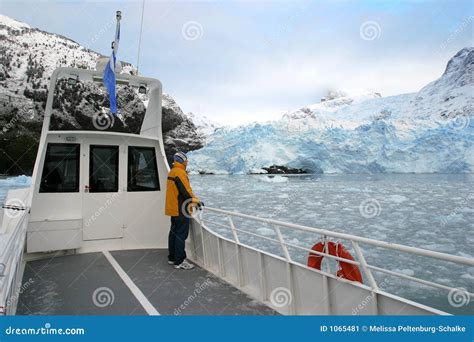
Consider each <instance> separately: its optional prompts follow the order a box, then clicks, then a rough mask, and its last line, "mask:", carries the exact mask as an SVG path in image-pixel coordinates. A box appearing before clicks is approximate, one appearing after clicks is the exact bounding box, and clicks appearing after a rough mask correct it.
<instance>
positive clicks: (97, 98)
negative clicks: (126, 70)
mask: <svg viewBox="0 0 474 342" xmlns="http://www.w3.org/2000/svg"><path fill="white" fill-rule="evenodd" d="M116 94H117V113H116V115H113V114H112V113H111V111H110V102H109V94H108V92H107V89H106V88H105V86H104V85H103V83H102V82H101V81H82V80H78V79H72V78H70V77H69V78H66V77H65V78H59V79H58V81H57V82H56V86H55V88H54V101H53V110H52V113H51V123H50V130H86V131H89V130H91V131H96V130H101V131H113V132H123V133H133V134H140V129H141V125H142V123H143V118H144V116H145V111H146V106H147V104H148V100H149V97H148V95H147V94H146V93H145V94H144V93H142V92H140V91H139V89H138V88H137V87H132V86H130V85H126V84H117V86H116Z"/></svg>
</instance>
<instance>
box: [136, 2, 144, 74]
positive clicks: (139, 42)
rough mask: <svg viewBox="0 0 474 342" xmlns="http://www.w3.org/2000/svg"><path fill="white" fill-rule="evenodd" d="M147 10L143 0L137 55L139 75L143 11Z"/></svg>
mask: <svg viewBox="0 0 474 342" xmlns="http://www.w3.org/2000/svg"><path fill="white" fill-rule="evenodd" d="M144 12H145V0H143V2H142V19H141V23H140V36H139V37H138V56H137V75H138V67H139V65H140V49H141V46H142V32H143V13H144Z"/></svg>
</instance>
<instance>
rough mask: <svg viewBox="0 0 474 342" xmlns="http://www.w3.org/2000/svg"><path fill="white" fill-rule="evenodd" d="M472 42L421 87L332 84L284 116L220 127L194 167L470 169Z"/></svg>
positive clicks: (195, 155) (473, 157) (473, 154)
mask: <svg viewBox="0 0 474 342" xmlns="http://www.w3.org/2000/svg"><path fill="white" fill-rule="evenodd" d="M473 64H474V48H465V49H462V50H461V51H459V52H458V53H457V54H456V55H455V56H454V57H453V58H452V59H451V60H450V61H449V63H448V65H447V67H446V70H445V72H444V73H443V75H442V76H441V77H440V78H439V79H438V80H436V81H434V82H431V83H430V84H428V85H427V86H425V87H424V88H422V89H421V90H420V91H418V92H416V93H411V94H401V95H397V96H389V97H381V95H380V94H378V93H371V92H366V91H358V92H355V93H354V92H334V91H333V92H330V93H328V95H327V96H326V97H325V98H323V99H322V101H321V102H320V103H317V104H313V105H310V106H306V107H303V108H300V109H297V110H295V111H292V112H288V113H286V114H285V115H283V117H282V118H281V119H279V120H276V121H273V122H270V123H265V124H251V125H246V126H240V127H237V128H235V129H217V130H216V131H215V133H214V134H213V135H211V137H210V140H209V141H210V142H209V144H208V145H206V146H205V147H204V148H203V149H201V150H198V151H194V152H192V153H191V154H190V160H191V162H190V168H191V170H193V171H194V172H208V173H249V172H262V168H264V167H269V166H272V165H282V166H288V167H293V168H300V169H305V170H307V171H309V172H319V173H321V172H324V173H365V172H369V173H377V172H401V173H404V172H419V173H421V172H428V173H431V172H442V173H457V172H473V171H474V120H473V116H474V109H473V103H474V102H473V94H474V88H473V87H474V82H473Z"/></svg>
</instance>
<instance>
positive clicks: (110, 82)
mask: <svg viewBox="0 0 474 342" xmlns="http://www.w3.org/2000/svg"><path fill="white" fill-rule="evenodd" d="M119 13H120V12H117V28H116V30H115V40H114V42H113V43H112V55H111V56H110V59H109V62H108V63H107V66H106V67H105V70H104V76H103V81H104V85H105V87H106V88H107V91H108V93H109V102H110V111H111V112H112V113H113V114H116V113H117V97H116V94H115V63H116V53H117V50H118V45H119V41H120V19H121V14H119Z"/></svg>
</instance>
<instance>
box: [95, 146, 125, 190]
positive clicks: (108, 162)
mask: <svg viewBox="0 0 474 342" xmlns="http://www.w3.org/2000/svg"><path fill="white" fill-rule="evenodd" d="M118 163H119V147H118V146H105V145H91V146H90V155H89V192H117V191H118V171H119V170H118V169H119V164H118Z"/></svg>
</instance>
